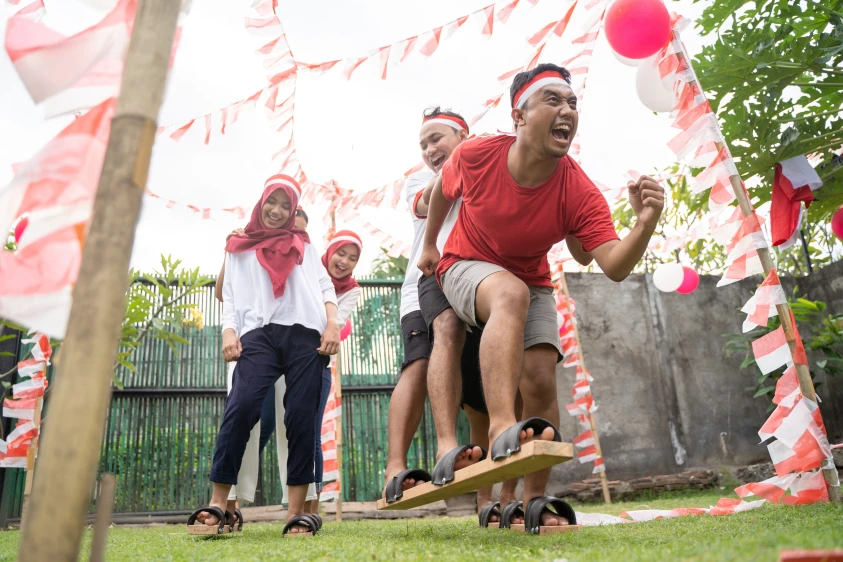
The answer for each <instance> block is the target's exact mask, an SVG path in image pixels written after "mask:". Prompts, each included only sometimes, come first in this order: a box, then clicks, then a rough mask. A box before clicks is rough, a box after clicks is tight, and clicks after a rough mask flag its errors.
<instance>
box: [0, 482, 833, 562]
mask: <svg viewBox="0 0 843 562" xmlns="http://www.w3.org/2000/svg"><path fill="white" fill-rule="evenodd" d="M729 495H730V494H729V490H722V491H717V492H705V493H682V494H673V495H670V496H667V497H665V496H662V497H660V498H657V499H652V500H638V501H634V502H625V503H619V504H614V505H612V506H603V505H586V506H583V505H578V506H575V508H576V509H577V511H589V512H601V513H611V514H618V513H620V512H622V511H625V510H633V509H671V508H674V507H708V506H710V505H714V504H715V503H716V502H717V500H718V499H719V498H720V497H722V496H729ZM281 529H282V526H281V524H271V523H265V524H251V525H250V524H248V523H247V525H246V530H244V532H243V533H242V534H239V535H236V534H233V535H226V536H223V537H210V538H196V537H189V536H188V535H187V534H186V532H185V529H184V528H183V527H182V526H176V525H166V526H159V527H152V528H114V529H112V530H111V531H110V533H109V537H108V549H107V551H106V559H107V560H131V561H133V562H137V561H140V560H142V561H146V560H201V561H207V560H214V561H218V560H331V561H338V560H339V561H344V560H393V559H399V560H468V561H472V562H477V561H479V560H483V559H486V560H548V561H554V560H557V561H561V560H566V561H567V562H580V561H582V562H596V561H614V560H616V561H619V562H620V561H622V562H635V561H639V560H640V561H644V560H646V561H656V560H670V561H674V560H694V561H719V560H752V561H755V560H761V561H763V560H769V561H774V560H778V552H779V551H780V550H782V549H799V548H835V547H836V548H843V507H840V506H833V505H830V504H819V505H811V506H797V507H788V506H774V505H769V504H768V505H765V506H762V507H761V508H760V509H757V510H755V511H751V512H746V513H739V514H735V515H727V516H723V517H710V516H707V515H703V516H700V517H682V518H678V519H671V520H662V521H652V522H647V523H632V524H628V525H612V526H606V527H599V528H598V527H590V528H585V529H582V530H581V531H579V532H576V533H569V534H563V535H556V536H549V537H536V536H525V535H520V534H516V533H513V532H509V531H501V530H493V529H480V528H478V527H477V524H476V519H475V518H471V519H469V518H463V519H422V520H419V519H414V520H398V521H349V522H345V523H342V524H336V523H326V524H325V527H324V528H323V529H322V531H321V532H320V533H319V535H317V536H316V537H315V538H313V539H295V540H293V539H282V538H281ZM19 539H20V534H19V532H18V531H5V532H0V560H14V559H15V556H16V551H17V546H18V541H19ZM90 539H91V534H90V531H88V532H86V534H85V546H84V550H85V552H84V553H83V557H84V558H83V559H87V557H88V552H87V549H88V547H89V544H90Z"/></svg>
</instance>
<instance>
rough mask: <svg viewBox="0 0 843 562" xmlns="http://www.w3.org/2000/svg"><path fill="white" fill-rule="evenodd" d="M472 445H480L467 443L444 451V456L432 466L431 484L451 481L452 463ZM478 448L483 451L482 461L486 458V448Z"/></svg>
mask: <svg viewBox="0 0 843 562" xmlns="http://www.w3.org/2000/svg"><path fill="white" fill-rule="evenodd" d="M474 447H480V446H479V445H474V444H472V443H469V444H468V445H463V446H462V447H456V448H454V449H451V450H450V451H448V452H447V453H445V456H443V457H442V458H441V459H439V461H438V462H437V463H436V466H434V467H433V484H434V485H435V486H442V485H443V484H447V483H448V482H452V481H453V480H454V465H455V464H457V457H458V456H459V455H460V453H462V452H463V451H467V450H469V449H473V448H474ZM480 450H481V451H483V455H482V456H481V457H480V460H481V461H482V460H483V459H485V458H486V449H484V448H483V447H480Z"/></svg>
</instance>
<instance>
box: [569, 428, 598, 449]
mask: <svg viewBox="0 0 843 562" xmlns="http://www.w3.org/2000/svg"><path fill="white" fill-rule="evenodd" d="M592 445H594V434H593V433H592V432H591V430H588V431H586V432H584V433H581V434H579V435H578V436H577V437H576V439H574V446H575V447H577V448H578V449H584V448H585V447H591V446H592Z"/></svg>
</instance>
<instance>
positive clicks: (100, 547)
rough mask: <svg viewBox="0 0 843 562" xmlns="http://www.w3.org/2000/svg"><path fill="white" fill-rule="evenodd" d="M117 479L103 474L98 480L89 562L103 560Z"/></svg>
mask: <svg viewBox="0 0 843 562" xmlns="http://www.w3.org/2000/svg"><path fill="white" fill-rule="evenodd" d="M116 487H117V479H116V478H114V475H113V474H103V475H102V478H100V493H99V494H98V495H97V520H96V522H95V523H94V538H93V540H92V541H91V558H90V562H103V561H104V560H105V539H106V538H107V537H108V528H109V527H111V511H112V510H113V509H114V491H115V488H116Z"/></svg>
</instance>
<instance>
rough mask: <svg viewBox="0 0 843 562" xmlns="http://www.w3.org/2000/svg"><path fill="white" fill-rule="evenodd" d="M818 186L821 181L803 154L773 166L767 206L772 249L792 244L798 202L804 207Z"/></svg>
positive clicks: (799, 216)
mask: <svg viewBox="0 0 843 562" xmlns="http://www.w3.org/2000/svg"><path fill="white" fill-rule="evenodd" d="M822 185H823V182H822V179H820V176H819V174H817V171H816V170H815V169H814V167H813V166H811V164H810V162H808V157H807V156H805V155H804V154H802V155H800V156H794V157H793V158H788V159H787V160H783V161H782V162H779V163H778V164H776V171H775V173H774V174H773V193H772V197H771V205H770V232H771V234H772V237H773V245H774V246H780V247H781V248H782V249H784V248H788V247H790V246H792V245H793V244H794V243H795V242H796V234H797V233H798V230H799V226H800V223H801V221H802V203H803V202H804V203H805V208H807V207H808V206H809V205H810V204H811V202H812V201H813V200H814V194H813V192H814V191H816V190H818V189H819V188H820V187H822Z"/></svg>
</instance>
